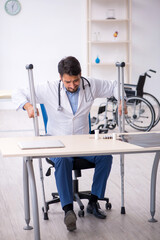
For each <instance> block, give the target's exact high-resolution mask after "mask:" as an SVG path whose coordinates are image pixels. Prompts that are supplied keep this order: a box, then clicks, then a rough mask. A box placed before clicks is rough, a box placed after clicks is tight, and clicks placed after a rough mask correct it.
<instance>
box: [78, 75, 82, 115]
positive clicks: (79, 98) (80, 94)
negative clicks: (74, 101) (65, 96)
mask: <svg viewBox="0 0 160 240" xmlns="http://www.w3.org/2000/svg"><path fill="white" fill-rule="evenodd" d="M83 101H84V90H83V87H82V79H81V83H80V91H79V96H78V108H77V112H78V109H79V108H80V107H81V105H82V102H83Z"/></svg>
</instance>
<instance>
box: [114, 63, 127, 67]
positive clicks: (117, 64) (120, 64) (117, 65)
mask: <svg viewBox="0 0 160 240" xmlns="http://www.w3.org/2000/svg"><path fill="white" fill-rule="evenodd" d="M116 67H125V62H121V63H120V62H116Z"/></svg>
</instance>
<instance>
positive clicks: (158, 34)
mask: <svg viewBox="0 0 160 240" xmlns="http://www.w3.org/2000/svg"><path fill="white" fill-rule="evenodd" d="M159 10H160V0H132V81H133V82H136V81H137V79H138V76H139V74H141V73H144V72H145V71H146V70H147V69H150V68H152V69H154V70H156V71H157V73H156V74H151V75H152V78H151V79H150V78H147V81H146V85H145V91H148V92H150V93H152V94H153V95H155V96H156V97H157V98H158V99H159V101H160V47H159V44H160V27H159V23H160V13H159Z"/></svg>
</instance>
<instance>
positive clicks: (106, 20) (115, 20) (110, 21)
mask: <svg viewBox="0 0 160 240" xmlns="http://www.w3.org/2000/svg"><path fill="white" fill-rule="evenodd" d="M88 21H91V22H93V23H116V22H129V21H130V19H129V18H127V19H91V20H90V19H88Z"/></svg>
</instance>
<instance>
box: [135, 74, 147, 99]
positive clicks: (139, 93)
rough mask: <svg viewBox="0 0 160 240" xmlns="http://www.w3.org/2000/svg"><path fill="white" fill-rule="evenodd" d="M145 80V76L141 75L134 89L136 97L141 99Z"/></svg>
mask: <svg viewBox="0 0 160 240" xmlns="http://www.w3.org/2000/svg"><path fill="white" fill-rule="evenodd" d="M145 79H146V77H145V76H143V75H140V76H139V79H138V83H137V87H136V90H137V96H138V97H143V88H144V84H145Z"/></svg>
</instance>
